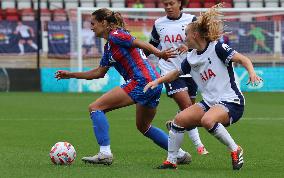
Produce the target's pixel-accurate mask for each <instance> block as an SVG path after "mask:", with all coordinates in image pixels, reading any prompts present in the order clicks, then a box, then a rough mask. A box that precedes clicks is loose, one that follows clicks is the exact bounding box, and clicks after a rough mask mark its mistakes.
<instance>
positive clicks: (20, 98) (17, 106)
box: [0, 93, 284, 178]
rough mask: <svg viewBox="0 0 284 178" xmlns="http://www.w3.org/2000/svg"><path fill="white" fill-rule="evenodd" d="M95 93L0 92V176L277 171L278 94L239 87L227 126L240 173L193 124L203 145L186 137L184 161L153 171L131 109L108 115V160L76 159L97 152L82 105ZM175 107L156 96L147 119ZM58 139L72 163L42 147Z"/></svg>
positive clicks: (281, 124)
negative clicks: (239, 150) (238, 116)
mask: <svg viewBox="0 0 284 178" xmlns="http://www.w3.org/2000/svg"><path fill="white" fill-rule="evenodd" d="M99 96H100V95H99V94H91V93H89V94H47V93H0V101H1V102H0V108H1V114H0V177H3V178H6V177H54V178H55V177H56V178H57V177H143V178H145V177H151V178H152V177H155V178H156V177H163V178H164V177H194V178H196V177H200V178H201V177H202V178H204V177H216V178H222V177H224V178H225V177H226V178H228V177H248V178H252V177H257V178H259V177H263V178H267V177H273V178H276V177H284V168H283V167H284V163H283V162H284V154H283V151H284V133H283V128H284V104H283V101H284V93H245V96H246V103H247V105H246V110H245V115H244V117H243V118H242V120H241V121H239V122H238V123H237V124H235V125H233V126H231V127H230V128H229V132H230V133H231V135H232V136H233V137H234V138H235V140H236V141H237V143H239V144H240V145H241V146H242V147H243V149H244V151H245V152H244V153H245V155H244V156H245V157H244V158H245V165H244V167H243V169H242V170H241V171H232V168H231V159H230V155H229V153H228V152H227V150H226V148H225V146H223V145H222V144H220V143H219V142H218V141H217V140H216V139H215V138H213V137H212V136H211V135H209V134H208V133H207V132H206V131H205V130H204V129H202V128H200V129H199V132H200V134H201V137H202V140H203V142H204V143H205V144H206V147H207V149H208V150H209V151H210V154H209V155H208V156H199V155H197V153H196V151H195V150H194V148H193V145H192V143H191V142H190V141H189V138H188V137H185V141H184V143H183V148H184V149H185V150H187V151H189V152H191V153H192V156H193V162H192V163H191V164H190V165H183V166H179V168H178V170H156V169H153V168H154V167H155V166H158V165H159V164H161V163H162V161H163V160H164V159H165V158H166V152H165V151H164V150H161V149H160V148H159V147H157V146H156V145H154V144H153V143H152V142H151V141H150V140H149V139H146V138H145V137H143V136H142V135H141V134H139V132H138V131H136V128H135V119H134V118H135V115H134V113H135V112H134V107H128V108H124V109H120V110H116V111H113V112H111V113H108V114H107V116H108V118H109V122H110V130H111V132H110V134H111V143H112V151H113V153H114V156H115V162H114V163H113V164H112V165H111V166H104V165H87V164H84V163H82V162H81V160H80V159H81V157H82V156H86V155H91V154H95V153H96V152H97V151H98V146H97V144H96V141H95V138H94V135H93V132H92V126H91V122H90V120H89V115H88V112H87V107H88V104H89V103H91V102H92V101H93V100H94V99H95V98H97V97H99ZM176 110H177V108H176V105H175V104H174V103H173V102H172V101H171V100H169V99H168V98H167V97H166V96H165V95H163V96H162V98H161V104H160V105H159V108H158V113H157V116H156V118H155V120H154V123H153V124H154V125H157V126H159V127H161V128H163V129H164V130H165V127H164V123H165V121H166V120H168V119H170V118H171V117H172V116H173V115H174V113H175V112H176ZM57 141H69V142H70V143H72V144H73V145H74V147H75V149H76V151H77V158H76V161H75V163H74V164H72V165H71V166H55V165H53V164H52V163H51V161H50V159H49V155H48V153H49V151H50V148H51V147H52V145H53V144H54V143H56V142H57Z"/></svg>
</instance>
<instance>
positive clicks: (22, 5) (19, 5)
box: [17, 0, 32, 9]
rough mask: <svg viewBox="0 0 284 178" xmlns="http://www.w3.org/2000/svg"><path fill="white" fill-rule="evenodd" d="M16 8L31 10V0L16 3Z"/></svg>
mask: <svg viewBox="0 0 284 178" xmlns="http://www.w3.org/2000/svg"><path fill="white" fill-rule="evenodd" d="M17 8H18V9H25V8H32V1H31V0H21V1H17Z"/></svg>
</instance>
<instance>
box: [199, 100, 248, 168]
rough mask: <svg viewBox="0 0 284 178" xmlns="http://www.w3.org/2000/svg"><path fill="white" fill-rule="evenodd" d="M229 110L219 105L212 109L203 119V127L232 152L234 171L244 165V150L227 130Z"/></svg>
mask: <svg viewBox="0 0 284 178" xmlns="http://www.w3.org/2000/svg"><path fill="white" fill-rule="evenodd" d="M229 112H230V110H229V108H227V107H225V106H224V105H221V104H218V105H215V106H213V107H211V108H210V109H209V110H208V111H207V112H206V113H205V114H204V116H203V117H202V119H201V125H202V126H203V127H204V128H206V129H207V130H208V132H209V133H211V134H212V135H213V136H214V137H215V138H217V139H218V140H219V141H220V142H221V143H223V144H224V145H226V146H227V147H228V149H229V150H230V151H231V157H232V165H233V169H234V170H239V169H240V168H241V167H242V165H243V162H244V161H243V150H242V149H241V147H240V146H238V145H237V144H236V142H235V141H234V140H233V138H232V137H231V135H230V134H229V132H228V131H227V129H226V128H225V127H224V125H225V126H227V125H230V123H231V121H230V115H229Z"/></svg>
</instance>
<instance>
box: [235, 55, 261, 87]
mask: <svg viewBox="0 0 284 178" xmlns="http://www.w3.org/2000/svg"><path fill="white" fill-rule="evenodd" d="M232 61H233V62H237V63H239V64H241V65H242V66H244V67H245V68H246V70H247V71H248V73H249V79H248V82H247V84H249V83H251V84H252V85H253V86H254V85H257V84H258V83H260V82H262V81H263V80H262V78H261V77H259V76H258V75H257V74H256V73H255V71H254V68H253V65H252V62H251V60H250V59H249V58H248V57H246V56H244V55H242V54H240V53H236V54H235V55H234V56H233V58H232Z"/></svg>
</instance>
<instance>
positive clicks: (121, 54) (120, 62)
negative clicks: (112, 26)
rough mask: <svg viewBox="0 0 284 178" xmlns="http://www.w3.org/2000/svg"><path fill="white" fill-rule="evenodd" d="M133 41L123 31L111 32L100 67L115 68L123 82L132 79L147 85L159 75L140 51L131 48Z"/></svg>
mask: <svg viewBox="0 0 284 178" xmlns="http://www.w3.org/2000/svg"><path fill="white" fill-rule="evenodd" d="M134 39H135V38H134V37H132V36H131V35H130V34H129V32H127V31H125V30H122V29H116V30H112V31H111V32H110V33H109V36H108V40H107V43H106V44H105V46H104V54H103V57H102V59H101V61H100V66H102V67H106V66H107V67H112V66H113V67H115V69H116V70H117V71H118V72H119V73H120V75H121V76H122V77H123V78H124V80H125V81H128V80H130V79H132V80H136V81H137V82H144V83H148V82H150V81H153V80H155V79H157V78H158V77H159V73H158V72H157V71H156V69H155V68H154V67H153V66H152V64H151V63H150V61H148V59H147V57H146V56H145V54H144V53H143V51H142V50H141V49H139V48H134V47H132V42H133V40H134Z"/></svg>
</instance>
